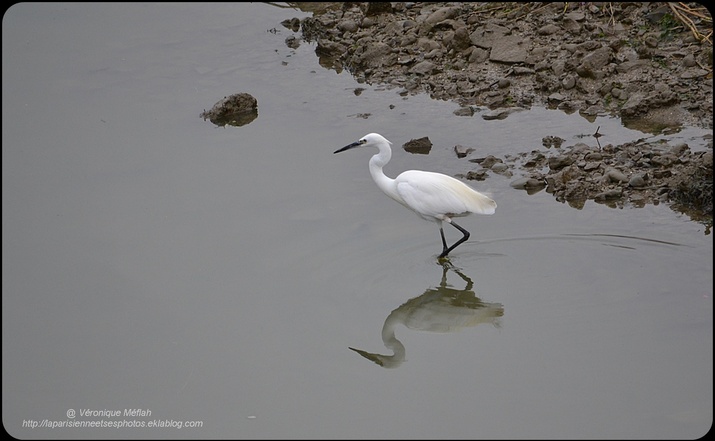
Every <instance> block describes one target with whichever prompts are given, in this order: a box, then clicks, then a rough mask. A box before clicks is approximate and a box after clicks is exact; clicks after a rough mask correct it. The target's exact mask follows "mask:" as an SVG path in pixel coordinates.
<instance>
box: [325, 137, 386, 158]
mask: <svg viewBox="0 0 715 441" xmlns="http://www.w3.org/2000/svg"><path fill="white" fill-rule="evenodd" d="M381 145H387V146H390V145H392V143H391V142H390V141H388V140H387V139H385V137H383V136H382V135H380V134H377V133H368V134H367V135H365V136H363V137H362V138H360V139H359V140H358V141H355V142H353V143H352V144H348V145H346V146H345V147H343V148H340V149H337V150H336V151H334V152H333V153H340V152H344V151H345V150H350V149H352V148H355V147H378V148H379V147H380V146H381Z"/></svg>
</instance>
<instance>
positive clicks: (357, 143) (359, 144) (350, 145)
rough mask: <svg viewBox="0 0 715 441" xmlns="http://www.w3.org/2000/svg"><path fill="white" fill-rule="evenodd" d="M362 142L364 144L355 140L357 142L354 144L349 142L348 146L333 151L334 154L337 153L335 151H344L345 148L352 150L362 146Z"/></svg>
mask: <svg viewBox="0 0 715 441" xmlns="http://www.w3.org/2000/svg"><path fill="white" fill-rule="evenodd" d="M362 144H363V143H362V142H360V141H355V142H354V143H352V144H348V145H346V146H345V147H343V148H340V149H337V150H335V151H334V152H333V154H335V153H340V152H344V151H345V150H350V149H351V148H353V147H358V146H361V145H362Z"/></svg>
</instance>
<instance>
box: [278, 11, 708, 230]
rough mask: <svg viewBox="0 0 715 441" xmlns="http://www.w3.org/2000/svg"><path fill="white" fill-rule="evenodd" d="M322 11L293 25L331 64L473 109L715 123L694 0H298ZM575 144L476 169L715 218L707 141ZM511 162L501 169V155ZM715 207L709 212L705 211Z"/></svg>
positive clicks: (663, 125) (578, 200) (548, 145)
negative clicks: (701, 147) (696, 145)
mask: <svg viewBox="0 0 715 441" xmlns="http://www.w3.org/2000/svg"><path fill="white" fill-rule="evenodd" d="M291 5H293V6H295V7H297V8H300V9H303V10H309V11H311V12H313V16H312V17H308V18H305V19H303V20H298V19H293V20H287V21H286V22H284V23H283V25H284V26H286V27H288V28H290V29H292V30H294V31H296V32H299V33H300V34H299V35H300V36H301V37H300V39H298V38H296V37H295V36H293V37H289V38H288V39H286V44H287V45H289V46H291V47H295V46H296V45H298V44H300V41H299V40H301V39H302V40H303V41H306V42H310V43H311V44H315V47H316V49H315V51H316V54H317V55H318V56H319V60H320V64H321V65H322V66H324V67H328V68H331V69H335V70H337V71H342V70H343V69H346V70H348V71H350V73H351V74H352V75H353V76H355V78H356V79H357V80H358V82H362V83H367V84H387V85H389V87H391V88H397V89H399V91H400V92H401V93H409V94H417V93H428V94H429V95H430V96H431V97H432V98H435V99H442V100H452V101H455V102H457V103H459V104H460V106H461V109H459V110H458V111H457V112H456V113H457V115H459V116H472V115H475V116H474V117H484V118H487V117H491V116H493V115H495V114H496V115H498V116H496V117H508V114H509V110H508V109H514V108H529V107H531V106H543V107H549V108H558V109H561V110H563V111H564V112H569V113H571V112H579V113H580V114H581V115H582V116H584V117H586V118H589V117H592V118H595V117H596V116H598V115H615V116H619V117H620V118H621V119H622V120H623V121H624V122H631V123H634V124H638V125H639V129H640V130H644V131H646V132H649V133H654V134H655V133H668V132H669V131H670V132H673V131H678V130H679V128H681V127H683V126H696V127H705V128H709V129H712V114H713V110H712V95H713V91H712V41H711V38H712V37H711V35H709V33H710V32H711V31H712V18H711V16H710V13H709V12H708V11H707V9H705V8H704V7H702V6H700V5H698V4H694V3H688V4H685V3H657V2H656V3H641V2H628V3H625V2H624V3H610V2H594V3H580V2H565V3H546V4H544V3H400V2H393V3H387V2H383V3H320V4H316V3H291ZM595 135H596V136H594V138H593V142H590V141H589V142H584V143H582V144H576V145H562V143H561V142H555V143H554V142H553V141H558V140H553V139H552V140H543V141H544V147H545V148H544V149H543V150H539V151H534V152H524V153H523V154H521V155H517V156H514V157H503V158H494V159H490V160H488V161H487V160H486V159H487V158H469V159H468V160H472V162H475V170H474V172H472V173H469V174H468V175H467V176H466V178H467V179H486V178H488V177H489V176H490V174H491V173H500V174H507V175H513V176H515V179H514V182H512V186H513V187H515V188H522V189H525V190H527V191H540V190H545V191H547V192H549V193H552V194H553V195H554V196H555V198H556V200H559V201H561V202H567V203H569V204H570V205H572V206H574V207H576V208H580V207H582V206H583V204H584V203H585V201H587V200H594V201H596V202H601V203H604V204H607V205H609V206H613V207H623V206H635V207H639V206H644V205H645V204H649V203H652V204H657V203H661V202H668V203H669V204H670V205H671V206H672V207H673V208H675V209H677V210H679V211H687V212H688V214H690V215H691V217H693V218H694V219H696V220H698V221H701V222H705V223H707V224H711V223H712V138H710V139H709V140H708V142H709V147H708V149H707V151H698V152H693V151H691V150H690V148H689V146H687V145H683V144H678V145H669V144H668V143H667V142H665V143H664V142H661V143H655V144H653V143H647V142H642V141H638V142H633V143H628V144H624V145H619V146H613V145H604V146H601V145H600V143H599V142H598V134H595ZM495 164H498V165H497V168H496V169H495V168H494V165H495ZM703 219H704V220H703Z"/></svg>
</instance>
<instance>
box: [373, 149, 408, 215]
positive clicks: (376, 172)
mask: <svg viewBox="0 0 715 441" xmlns="http://www.w3.org/2000/svg"><path fill="white" fill-rule="evenodd" d="M391 157H392V152H391V151H390V148H389V147H386V148H382V147H380V152H379V153H378V154H376V155H375V156H373V157H372V158H370V175H372V179H373V180H374V181H375V183H376V184H377V186H378V187H380V190H382V191H383V192H385V194H386V195H388V196H390V197H391V198H392V199H394V200H396V201H397V202H400V203H403V202H402V198H400V197H399V196H398V194H397V189H396V188H395V180H394V179H392V178H389V177H387V176H385V172H383V171H382V167H384V166H385V164H387V163H388V162H390V158H391Z"/></svg>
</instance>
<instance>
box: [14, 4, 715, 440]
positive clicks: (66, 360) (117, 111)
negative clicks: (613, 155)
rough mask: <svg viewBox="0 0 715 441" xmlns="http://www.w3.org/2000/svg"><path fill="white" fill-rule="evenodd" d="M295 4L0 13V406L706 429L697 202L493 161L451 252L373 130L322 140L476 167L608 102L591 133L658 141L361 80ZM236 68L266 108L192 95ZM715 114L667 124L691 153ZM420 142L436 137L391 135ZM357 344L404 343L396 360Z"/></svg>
mask: <svg viewBox="0 0 715 441" xmlns="http://www.w3.org/2000/svg"><path fill="white" fill-rule="evenodd" d="M302 16H305V14H304V13H302V12H300V11H295V10H291V9H289V8H278V7H275V6H272V5H268V4H255V3H249V4H210V5H205V4H178V5H167V4H101V5H100V4H34V3H24V4H17V5H14V6H13V7H11V8H10V9H9V10H8V12H7V13H6V14H5V17H4V20H3V245H2V246H3V423H4V426H5V429H6V430H7V431H8V432H9V433H10V434H11V435H13V436H15V437H18V438H92V439H95V438H116V437H120V438H126V437H140V438H331V439H334V438H389V437H393V438H397V437H399V438H470V439H473V438H537V437H538V438H546V437H549V438H574V437H578V438H586V437H590V438H625V437H638V438H649V439H651V438H696V437H699V436H702V435H703V434H705V433H706V432H707V431H708V430H709V428H710V425H711V423H712V413H713V407H712V403H713V401H712V390H713V376H712V372H713V364H712V360H713V357H712V354H713V353H712V347H713V345H712V343H713V340H712V329H713V317H712V311H713V309H712V288H711V287H712V284H713V277H712V267H713V257H712V256H713V248H712V236H711V235H709V234H705V233H706V231H705V227H704V226H702V225H700V224H698V223H695V222H693V221H691V220H690V219H688V218H687V217H686V216H684V215H681V214H678V213H676V212H673V211H672V210H671V209H669V208H668V207H666V206H664V205H660V206H647V207H645V208H641V209H631V208H625V209H612V208H608V207H606V206H604V205H600V204H596V203H592V202H588V203H587V204H586V205H585V207H584V208H583V209H581V210H577V209H574V208H571V207H569V206H568V205H566V204H562V203H558V202H556V201H555V200H554V199H553V197H552V196H551V195H549V194H547V193H545V192H540V193H537V194H535V195H528V194H526V193H525V192H523V191H519V190H514V189H512V188H511V187H510V186H509V182H510V181H511V179H510V178H506V177H503V176H499V175H493V176H490V177H489V178H488V179H487V180H486V181H483V182H473V181H470V184H473V185H474V186H475V187H477V188H478V189H479V190H481V191H485V192H488V193H490V194H491V195H492V196H493V197H494V199H495V200H496V201H497V203H498V204H499V207H498V209H497V212H496V214H495V215H493V216H472V217H470V218H466V219H463V220H462V222H461V223H460V224H461V225H462V226H464V227H465V228H467V229H468V230H470V231H471V232H472V238H471V239H470V241H469V242H467V243H465V244H462V245H461V246H460V247H459V248H457V250H455V252H454V254H453V256H452V258H451V260H450V262H451V266H446V267H443V266H442V265H441V264H439V263H438V262H437V259H436V256H437V254H438V253H439V252H440V251H441V243H440V239H439V232H438V230H437V228H436V227H435V225H434V224H430V223H427V222H424V221H422V220H421V219H419V218H418V217H417V216H415V215H414V214H412V213H410V212H409V211H407V210H405V209H404V208H403V207H400V206H399V204H396V203H394V201H391V200H390V199H389V198H387V197H385V196H384V195H383V194H382V193H381V192H380V190H379V189H378V188H377V187H376V186H375V184H374V183H373V182H372V180H371V178H370V176H369V173H368V170H367V161H368V159H369V157H370V152H366V151H359V150H358V151H350V152H345V153H342V154H340V155H333V153H332V152H333V151H334V150H336V149H337V148H338V147H342V146H344V145H346V144H348V143H350V142H353V141H355V140H357V139H358V138H359V137H361V136H362V135H364V134H366V133H368V132H379V133H381V134H383V135H384V136H386V137H387V138H388V139H390V140H391V141H393V143H394V145H395V147H396V148H395V149H394V155H393V159H392V162H391V163H390V164H389V165H388V166H387V167H386V168H385V171H386V173H387V174H388V175H391V176H395V175H396V174H398V173H399V172H400V171H402V170H405V169H409V168H421V169H430V170H434V171H440V172H443V173H448V174H457V173H466V172H467V171H469V170H471V169H472V168H473V166H474V164H472V163H470V162H468V161H467V160H466V159H457V158H456V157H455V155H454V152H453V150H452V149H453V147H454V145H456V144H462V145H464V146H465V147H473V148H475V149H477V151H476V152H475V153H473V155H478V156H485V155H488V154H493V155H495V156H503V155H505V154H507V153H511V154H514V153H519V152H528V151H531V150H533V149H539V148H543V147H542V146H541V139H542V138H543V137H544V136H560V137H561V138H564V139H566V140H567V142H566V143H565V145H568V143H575V142H584V141H583V140H584V139H587V138H584V137H583V135H584V134H592V133H594V132H595V130H596V127H598V126H600V127H601V128H600V131H599V133H603V134H604V135H605V136H604V137H602V138H600V142H601V143H602V144H603V143H604V142H607V143H613V144H617V143H621V142H626V141H628V140H633V139H638V138H645V137H653V136H654V135H651V134H646V133H642V132H639V131H637V130H630V129H627V128H624V127H623V126H622V125H621V123H620V121H618V120H617V119H615V118H608V117H599V118H597V119H596V120H594V121H588V120H586V119H585V118H583V117H580V116H579V115H577V114H572V115H566V114H564V113H562V112H560V111H556V110H545V109H532V110H529V111H524V112H518V113H515V114H513V115H511V116H510V117H508V118H507V119H505V120H498V121H485V120H483V119H482V118H480V117H479V115H478V114H477V115H475V116H474V117H456V116H454V115H453V114H452V111H453V110H454V109H456V108H457V105H456V104H453V103H448V102H442V101H434V100H431V99H429V97H427V96H424V95H419V96H406V97H403V96H401V95H400V94H399V93H398V92H399V91H398V90H397V89H390V88H388V87H385V86H370V85H365V84H358V83H356V82H355V81H354V80H353V79H352V78H351V77H350V76H349V74H348V73H347V72H341V73H340V74H338V73H336V72H335V71H332V70H328V69H325V68H323V67H321V66H320V65H319V63H318V60H317V57H316V56H315V54H314V48H313V47H311V46H310V45H309V44H305V43H304V44H302V45H301V46H300V47H299V48H298V49H296V50H292V49H289V48H288V47H287V46H286V45H285V44H284V40H285V38H286V37H288V36H290V35H292V32H290V31H289V30H287V29H285V28H283V27H282V26H281V25H280V22H281V21H282V20H284V19H286V18H292V17H302ZM356 88H365V90H364V91H362V93H360V94H359V95H356V93H355V89H356ZM238 92H247V93H250V94H252V95H253V96H255V97H256V98H257V100H258V106H259V117H258V118H257V119H256V120H255V121H253V122H251V123H250V124H248V125H245V126H242V127H226V128H216V127H214V126H213V125H212V124H211V123H210V122H209V121H204V120H203V119H201V118H199V114H200V113H201V112H202V111H203V110H204V109H208V108H209V107H211V106H212V105H213V104H214V103H215V102H216V101H218V100H219V99H221V98H223V97H224V96H227V95H229V94H233V93H238ZM364 114H370V115H369V116H368V117H367V118H363V117H361V116H360V115H364ZM705 133H707V132H706V131H703V130H700V129H695V128H689V129H686V130H683V131H681V132H680V133H678V134H675V135H673V136H671V137H669V139H670V138H672V139H679V140H684V141H686V142H688V143H689V144H690V145H691V148H694V149H696V148H702V145H701V144H704V142H703V141H702V136H703V135H704V134H705ZM422 136H429V138H430V140H431V141H432V142H433V144H434V146H433V148H432V152H431V153H430V154H429V155H428V156H425V155H411V154H408V153H406V152H404V151H402V150H401V149H400V148H399V146H401V145H402V144H403V143H405V142H407V141H408V140H410V139H413V138H419V137H422ZM585 142H589V141H585ZM446 233H447V235H448V239H449V241H450V242H451V241H452V240H454V239H456V238H457V237H459V235H458V233H457V232H456V231H453V230H452V229H447V230H446ZM404 305H408V306H404ZM406 310H407V311H408V312H409V314H408V313H406V312H405V311H406ZM395 311H397V312H395ZM487 311H491V312H492V313H490V314H482V313H486V312H487ZM386 322H388V332H387V335H388V337H389V338H386V339H385V340H386V341H387V343H389V344H388V345H387V346H386V344H385V341H383V336H384V335H385V333H383V326H384V325H385V324H386ZM392 325H394V327H392ZM390 329H391V330H392V331H394V338H395V339H397V340H398V341H399V342H400V344H401V345H402V347H403V348H404V354H402V353H401V349H399V347H398V346H396V345H395V344H394V341H393V340H392V338H391V337H390V335H389V334H390V332H389V331H390ZM437 331H439V332H437ZM396 347H397V348H398V353H397V354H394V353H393V351H394V350H395V348H396ZM350 348H354V349H358V350H360V351H364V352H365V353H369V354H381V355H387V356H393V358H392V360H393V361H395V360H396V358H399V362H393V363H392V366H391V367H392V369H384V368H382V367H380V366H379V365H378V364H376V363H374V362H373V361H372V360H370V359H367V358H366V357H365V356H364V355H361V354H360V353H357V352H356V351H354V350H350ZM401 354H402V356H401ZM395 355H397V357H395ZM383 364H384V363H383ZM70 409H73V410H74V411H75V412H76V413H75V415H74V417H71V416H68V413H70V412H69V410H70ZM87 409H89V410H91V411H93V412H90V413H89V415H88V414H87V412H86V410H87ZM125 409H126V410H131V409H141V410H143V411H144V412H143V413H142V412H137V413H135V414H132V413H131V412H129V413H127V414H125ZM109 410H111V411H115V410H119V411H120V415H121V416H116V415H115V414H113V413H108V412H104V413H103V411H109ZM146 411H149V412H150V414H149V415H146ZM43 421H47V422H49V423H45V425H47V424H50V425H52V424H54V425H55V426H59V427H55V428H47V427H42V426H40V424H42V422H43ZM69 421H73V422H74V421H78V422H83V421H84V422H85V424H87V422H90V421H104V422H105V424H110V425H111V424H114V425H120V424H125V425H126V424H131V423H132V422H134V424H135V425H137V426H140V427H124V428H106V427H105V428H103V427H94V428H92V427H82V428H70V427H67V426H68V425H69V423H68V422H69ZM124 421H126V422H127V423H123V422H124ZM191 422H198V423H194V424H193V425H196V426H199V427H193V428H192V427H188V426H189V425H191V424H192V423H191ZM161 423H164V426H163V427H148V426H149V425H150V424H157V425H159V424H161ZM35 425H36V427H34V426H35ZM179 425H181V427H180V428H179ZM141 426H143V427H141ZM167 426H168V427H167Z"/></svg>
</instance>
